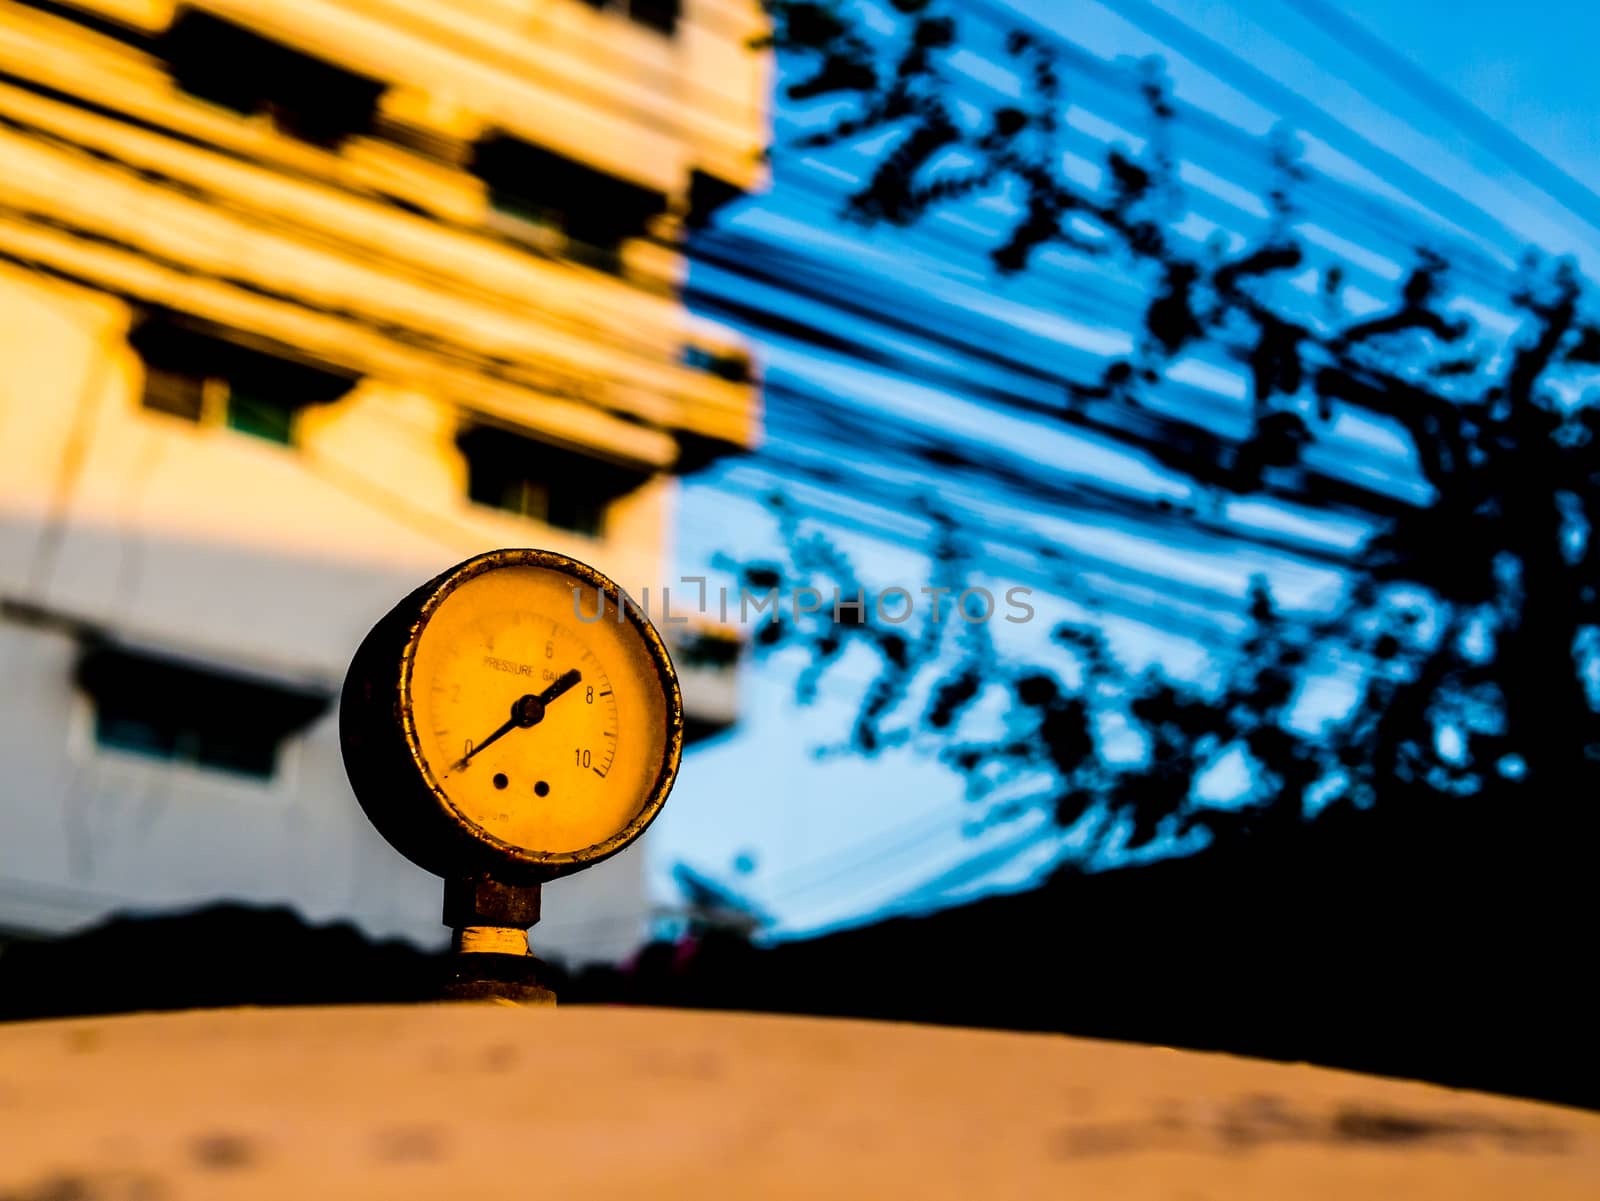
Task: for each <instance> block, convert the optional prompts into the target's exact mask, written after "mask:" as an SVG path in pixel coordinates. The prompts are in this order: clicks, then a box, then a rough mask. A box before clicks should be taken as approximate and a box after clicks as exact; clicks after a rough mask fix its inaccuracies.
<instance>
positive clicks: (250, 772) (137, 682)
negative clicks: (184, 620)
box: [78, 646, 331, 779]
mask: <svg viewBox="0 0 1600 1201" xmlns="http://www.w3.org/2000/svg"><path fill="white" fill-rule="evenodd" d="M78 685H79V687H81V688H82V689H83V690H84V691H85V692H86V693H88V695H89V697H90V698H91V699H92V701H93V703H94V738H95V743H96V744H97V745H98V746H101V747H105V748H108V749H111V750H117V751H126V752H130V753H133V754H138V755H144V756H147V757H149V758H152V759H163V760H167V761H169V762H172V763H186V764H189V765H191V766H195V767H204V768H211V769H214V770H217V771H226V772H233V773H235V774H237V775H244V776H254V777H256V778H258V779H265V778H269V777H271V776H272V774H273V773H274V771H276V769H277V764H278V756H279V752H280V751H281V749H282V747H283V744H284V742H286V741H287V740H288V739H289V738H290V737H292V736H293V735H294V734H296V733H298V732H299V731H301V730H303V729H305V728H306V727H307V726H309V725H310V724H311V723H312V722H313V721H315V720H316V719H317V718H318V717H320V716H321V715H322V714H323V713H325V712H326V711H327V709H328V706H329V704H330V703H331V697H329V696H327V695H324V694H321V693H316V692H310V691H303V690H298V689H293V688H287V687H283V686H281V685H277V684H269V683H265V682H261V681H257V680H247V679H244V678H243V677H238V676H231V675H225V674H222V673H219V672H214V671H209V670H205V669H202V668H197V667H192V666H188V665H185V664H181V663H177V662H175V661H173V660H170V659H164V658H159V657H156V656H151V655H144V654H138V653H135V652H131V651H125V650H120V649H115V648H112V647H104V646H98V647H92V648H90V649H89V650H87V651H86V652H85V653H84V655H83V657H82V658H81V659H80V660H79V663H78Z"/></svg>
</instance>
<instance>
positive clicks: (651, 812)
mask: <svg viewBox="0 0 1600 1201" xmlns="http://www.w3.org/2000/svg"><path fill="white" fill-rule="evenodd" d="M339 725H340V740H341V743H342V746H343V750H344V761H345V769H346V771H347V772H348V774H349V776H350V783H351V786H352V788H353V789H354V790H355V794H356V798H357V800H359V801H360V803H361V806H362V808H363V809H364V810H365V811H366V814H367V816H368V818H370V819H371V821H372V823H373V825H375V826H376V827H377V828H378V830H379V831H380V832H381V833H382V834H383V835H384V837H385V838H387V839H388V840H389V841H390V842H391V843H392V844H393V845H394V846H395V848H396V849H397V850H399V851H400V852H401V853H402V854H404V855H405V856H406V857H407V858H409V859H410V860H411V861H412V862H414V863H416V864H417V865H418V866H420V867H423V868H425V869H427V870H428V871H430V872H433V873H434V874H435V875H439V876H443V877H444V878H445V881H446V886H445V921H446V923H447V924H448V925H450V926H452V927H454V928H455V930H456V948H457V950H458V951H461V952H463V953H467V954H472V953H479V954H486V955H491V956H497V957H504V956H513V957H517V958H527V959H530V960H531V956H529V954H528V947H527V937H526V931H527V928H528V927H529V926H531V925H532V924H533V923H534V922H536V921H537V920H538V916H539V889H540V885H541V884H543V883H544V882H545V881H548V880H552V879H555V878H557V877H559V876H563V875H567V874H569V873H571V872H575V871H579V870H581V869H583V868H585V867H588V866H590V865H591V864H594V863H598V862H599V861H600V860H602V859H605V858H607V857H609V856H611V855H614V854H616V853H617V852H618V851H620V850H622V849H623V848H624V847H626V846H627V845H628V844H629V843H631V842H632V841H633V840H634V839H635V838H637V837H639V835H640V834H642V833H643V832H644V830H645V827H647V826H648V825H649V824H650V822H651V821H652V820H653V819H654V818H655V816H656V814H657V813H659V812H660V811H661V806H662V805H663V804H664V803H665V801H666V799H667V794H668V792H670V791H671V789H672V784H673V780H674V779H675V778H676V776H677V772H678V762H679V759H680V757H681V755H682V751H683V703H682V698H681V696H680V694H679V691H678V680H677V675H676V673H675V672H674V671H673V668H672V661H671V659H670V658H669V657H668V655H667V652H666V648H665V647H664V646H663V645H662V642H661V637H660V635H659V634H658V633H657V632H656V630H655V627H654V626H652V625H651V624H650V620H649V618H648V617H646V616H645V615H644V613H643V612H642V611H640V609H639V608H638V607H637V606H635V605H634V604H633V603H632V601H630V600H629V599H628V598H627V597H626V595H625V594H624V593H623V592H622V590H621V589H620V588H618V587H617V585H616V584H615V583H613V582H612V581H611V580H610V579H608V578H607V577H606V576H604V575H602V574H601V573H600V572H598V571H596V570H595V569H594V568H592V567H590V566H588V565H587V564H584V563H580V562H578V561H577V560H575V559H570V558H567V557H566V556H565V555H559V554H555V553H553V552H551V551H543V550H499V551H492V552H490V553H488V554H484V555H479V556H477V557H475V558H472V559H468V560H467V561H466V562H464V563H461V564H459V565H457V566H456V567H453V568H451V569H450V570H449V571H447V572H445V573H444V574H442V575H440V576H438V577H436V578H435V579H432V580H430V581H429V582H428V583H426V584H424V585H423V586H422V587H420V588H418V589H417V590H416V591H415V592H413V593H412V594H411V595H410V596H408V597H406V598H405V599H404V600H402V601H401V602H400V603H399V604H398V605H396V606H395V608H394V609H393V610H392V611H391V612H390V613H389V614H388V615H387V616H386V617H384V618H383V619H382V620H381V621H380V622H378V624H377V625H376V626H374V627H373V629H372V632H371V633H370V634H368V635H367V637H366V639H365V641H363V642H362V644H361V647H360V649H359V650H357V652H356V655H355V658H354V660H353V661H352V662H351V664H350V671H349V673H348V675H347V676H346V677H345V684H344V693H343V696H342V698H341V700H340V709H339ZM489 962H490V961H489V960H488V959H482V958H474V960H473V961H472V962H470V963H467V962H465V961H462V964H463V966H462V967H461V972H462V973H464V976H463V979H462V980H460V981H458V983H459V984H461V985H462V987H461V988H458V989H456V990H455V992H456V994H457V995H475V994H474V993H473V990H472V984H473V981H472V980H471V979H467V978H466V977H471V976H473V975H474V974H476V973H478V972H479V971H480V970H481V969H483V968H484V966H485V965H486V964H488V963H489ZM532 962H533V963H536V962H537V961H532ZM499 970H500V971H501V974H502V975H503V974H504V973H505V972H506V971H507V970H510V971H511V972H512V975H513V976H515V977H517V978H518V979H521V977H522V976H525V975H526V970H525V967H524V965H512V966H510V967H509V968H508V965H505V964H501V965H500V969H499ZM500 983H502V984H503V983H504V981H501V982H500ZM482 991H483V994H484V995H501V994H503V993H504V991H505V989H504V988H500V987H497V986H496V985H495V983H494V982H489V983H486V984H485V987H484V989H483V990H482ZM534 991H536V992H537V991H539V990H538V988H537V987H535V988H534Z"/></svg>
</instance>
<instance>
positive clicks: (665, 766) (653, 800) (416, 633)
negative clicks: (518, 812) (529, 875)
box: [399, 547, 683, 875]
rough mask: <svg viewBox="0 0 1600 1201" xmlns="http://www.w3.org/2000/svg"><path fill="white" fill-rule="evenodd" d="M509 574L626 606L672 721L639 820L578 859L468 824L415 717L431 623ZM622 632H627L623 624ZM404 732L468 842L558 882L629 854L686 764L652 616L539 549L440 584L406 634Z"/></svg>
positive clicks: (677, 704)
mask: <svg viewBox="0 0 1600 1201" xmlns="http://www.w3.org/2000/svg"><path fill="white" fill-rule="evenodd" d="M506 567H537V568H541V569H544V570H547V571H553V572H556V573H557V574H559V575H564V576H566V577H568V578H569V579H572V580H574V581H576V582H578V583H579V584H580V585H584V586H587V587H590V588H594V589H596V591H597V593H603V594H604V595H606V596H607V597H608V598H609V600H610V602H611V603H612V604H614V605H619V606H620V607H621V611H622V612H623V613H625V614H626V616H627V619H628V624H629V625H631V626H632V627H633V629H634V632H635V633H636V634H638V636H639V637H640V638H641V639H642V640H643V642H644V645H645V650H646V652H647V653H648V656H649V659H650V661H651V663H652V664H653V665H654V667H655V669H656V671H655V674H656V680H657V683H658V684H659V686H660V688H661V694H662V700H663V702H664V704H665V709H666V718H667V738H666V743H665V745H664V747H663V753H662V761H661V764H660V766H659V768H658V769H657V772H656V777H655V780H654V781H653V783H652V785H651V789H650V793H649V796H648V798H647V799H646V800H645V802H644V803H643V804H642V805H641V806H640V808H639V810H638V811H637V813H636V814H635V815H634V817H633V819H632V820H631V821H630V822H629V823H628V824H627V825H626V826H624V827H623V828H622V829H621V830H618V831H617V832H616V833H615V834H613V835H612V836H611V837H610V838H607V839H604V840H602V841H601V842H597V843H592V844H591V845H589V846H587V847H580V848H579V849H577V850H574V851H534V850H530V849H527V848H525V847H520V846H517V845H516V844H515V843H511V842H508V841H506V840H505V839H503V838H500V837H499V836H497V835H495V834H492V833H490V832H489V831H488V830H486V829H484V828H483V827H482V826H480V825H479V824H478V823H477V822H475V821H473V820H472V818H470V817H468V816H467V815H466V814H465V813H463V812H462V811H461V809H460V808H459V807H458V806H457V805H456V804H455V802H454V801H452V800H451V798H450V795H449V793H447V792H446V791H445V790H444V788H443V787H441V786H440V784H439V781H438V779H437V778H436V777H435V775H434V773H433V768H432V766H431V764H430V763H429V760H428V756H427V755H426V754H425V753H424V752H423V749H422V742H421V738H420V737H419V735H418V731H417V723H416V709H415V705H414V703H413V699H412V672H413V668H414V666H415V663H416V655H417V648H418V647H419V646H420V645H421V642H422V639H423V637H424V635H425V634H426V631H427V629H428V625H429V623H430V622H431V621H432V619H433V616H434V614H435V613H436V612H438V609H439V607H440V605H442V604H443V603H444V601H445V600H446V599H448V598H449V597H450V595H451V594H452V593H454V592H455V591H456V590H457V589H458V588H460V587H461V586H462V585H463V584H465V583H467V582H468V581H469V580H473V579H476V578H477V577H478V576H480V575H484V574H486V573H488V572H491V571H498V570H501V569H503V568H506ZM616 624H619V625H620V624H622V623H620V622H618V623H616ZM399 684H400V701H401V704H400V732H401V736H402V739H403V740H404V743H405V747H406V751H407V754H408V755H409V756H410V758H411V763H412V766H413V767H414V768H415V770H416V771H417V773H418V774H419V775H420V777H421V779H422V783H423V785H424V787H426V789H427V790H428V792H429V794H430V795H431V796H432V797H433V800H434V802H435V803H436V804H437V805H438V807H439V809H440V812H441V813H442V815H443V816H444V818H445V819H446V820H448V821H450V822H451V823H452V824H453V825H454V826H455V827H456V828H457V829H458V830H459V831H461V832H462V833H463V834H465V835H466V836H467V837H468V838H470V839H471V840H472V842H473V843H474V844H476V845H477V846H478V847H479V848H481V849H484V850H487V851H490V852H492V853H493V854H494V855H495V856H496V857H497V858H499V859H502V860H507V861H509V863H510V864H512V865H515V867H516V868H517V869H518V870H519V871H528V870H532V871H535V872H540V873H551V874H555V875H559V874H564V873H565V872H568V871H572V870H575V869H576V868H580V867H586V866H588V865H590V864H594V863H598V862H600V861H601V860H603V859H607V858H609V857H610V856H612V855H615V854H616V853H617V852H619V851H621V850H623V849H624V848H625V847H627V846H628V845H629V844H631V843H632V842H633V841H634V840H635V839H637V838H638V837H639V836H640V835H641V834H643V833H644V831H645V829H646V828H647V827H648V826H649V825H650V823H651V822H652V821H654V820H655V818H656V815H657V814H659V813H660V812H661V808H662V806H663V805H665V804H666V799H667V794H668V793H670V792H671V791H672V786H673V784H674V782H675V781H676V779H677V775H678V768H679V764H680V762H681V760H682V757H683V695H682V692H681V690H680V688H679V685H678V674H677V671H676V669H675V668H674V667H673V665H672V658H671V656H670V655H669V654H668V653H667V648H666V644H665V643H664V642H663V641H662V638H661V634H660V633H659V631H657V630H656V628H655V626H654V625H653V624H652V623H651V621H650V619H649V617H648V616H646V615H645V613H644V612H643V610H642V609H641V607H640V606H639V605H638V604H636V603H635V602H634V600H633V598H632V597H630V596H628V595H627V593H625V592H624V591H623V590H622V588H621V586H620V585H618V584H617V582H616V581H615V580H613V579H611V577H610V576H608V575H606V574H605V573H604V572H602V571H600V570H598V569H597V568H594V567H591V566H590V565H589V564H587V563H584V562H582V561H581V560H578V559H574V558H572V557H571V556H569V555H564V554H561V553H560V552H559V551H551V550H540V549H535V548H532V547H515V548H506V549H501V550H493V551H486V552H484V553H483V554H480V555H474V556H473V557H472V558H470V559H466V560H464V561H462V562H461V563H458V564H457V565H456V566H455V567H453V568H451V569H450V570H449V571H447V572H445V573H444V574H443V575H442V576H439V577H437V578H436V579H435V580H434V581H433V586H432V587H431V589H430V591H429V593H428V595H427V598H426V599H425V600H424V601H423V602H422V604H421V606H420V607H419V608H418V609H417V615H416V618H415V620H414V621H413V622H412V623H411V626H410V628H409V629H408V630H407V631H406V638H405V642H404V644H403V646H402V647H401V651H400V681H399Z"/></svg>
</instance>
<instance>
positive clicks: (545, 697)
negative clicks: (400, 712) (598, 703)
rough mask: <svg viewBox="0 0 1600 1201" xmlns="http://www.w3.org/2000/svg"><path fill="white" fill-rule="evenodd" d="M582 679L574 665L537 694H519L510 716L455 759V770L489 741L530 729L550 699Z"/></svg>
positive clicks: (541, 716)
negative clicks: (487, 735)
mask: <svg viewBox="0 0 1600 1201" xmlns="http://www.w3.org/2000/svg"><path fill="white" fill-rule="evenodd" d="M582 679H583V675H582V674H581V673H580V672H579V671H578V669H577V668H576V667H574V668H573V669H572V670H571V671H569V672H567V673H566V674H565V675H563V676H561V677H560V678H559V679H557V680H556V682H555V683H553V684H551V685H550V687H548V688H546V689H545V690H544V691H543V692H541V693H539V694H538V695H537V696H535V695H534V694H533V693H531V692H530V693H529V694H528V695H527V696H519V697H518V698H517V699H516V700H515V701H513V702H512V704H511V716H510V717H508V718H506V720H505V724H504V725H502V726H501V727H500V728H499V729H498V730H496V731H495V732H494V733H493V734H490V735H489V737H487V738H485V739H484V740H483V741H482V742H480V743H478V744H477V745H476V746H475V747H473V748H472V750H471V751H469V752H468V753H467V754H465V755H463V756H462V757H461V758H460V759H458V760H456V770H457V771H464V770H465V769H466V766H467V763H468V762H469V761H470V760H471V759H472V756H473V755H476V754H477V753H478V752H479V751H481V750H483V748H484V747H486V746H488V745H489V744H490V743H492V742H497V741H498V740H500V739H501V738H504V737H505V736H506V735H507V734H509V733H511V731H512V730H519V729H520V730H531V729H532V728H533V727H534V726H536V725H538V724H539V723H540V722H541V721H543V720H544V708H545V706H546V705H548V704H549V703H550V702H551V701H553V700H555V699H556V698H557V697H558V696H560V695H561V694H562V693H564V692H568V691H570V690H571V689H573V688H576V687H577V686H578V682H579V681H580V680H582Z"/></svg>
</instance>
